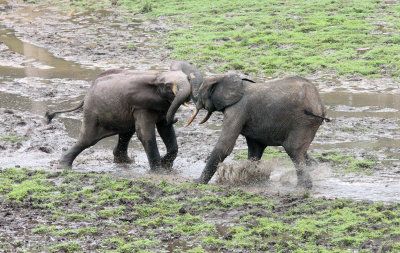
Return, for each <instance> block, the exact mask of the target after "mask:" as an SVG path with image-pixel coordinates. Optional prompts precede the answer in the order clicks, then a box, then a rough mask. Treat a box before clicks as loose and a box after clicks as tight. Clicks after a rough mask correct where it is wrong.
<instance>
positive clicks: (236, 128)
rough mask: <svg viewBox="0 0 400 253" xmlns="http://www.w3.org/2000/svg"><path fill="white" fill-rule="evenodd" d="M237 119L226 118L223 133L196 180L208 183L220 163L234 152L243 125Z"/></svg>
mask: <svg viewBox="0 0 400 253" xmlns="http://www.w3.org/2000/svg"><path fill="white" fill-rule="evenodd" d="M237 120H238V118H235V119H231V120H230V119H226V118H225V119H224V124H223V127H222V134H221V136H220V137H219V139H218V142H217V144H216V145H215V147H214V149H213V151H212V152H211V155H210V157H209V159H208V161H207V164H206V167H205V168H204V170H203V172H202V173H201V176H200V178H198V179H196V180H195V182H197V183H202V184H207V183H208V181H210V180H211V178H212V177H213V175H214V174H215V172H216V171H217V167H218V164H219V163H220V162H223V161H224V160H225V158H226V157H227V156H228V155H229V154H230V153H231V152H232V150H233V147H234V146H235V143H236V139H237V138H238V136H239V134H240V131H241V130H242V125H241V124H240V123H239V121H237Z"/></svg>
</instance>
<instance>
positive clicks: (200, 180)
mask: <svg viewBox="0 0 400 253" xmlns="http://www.w3.org/2000/svg"><path fill="white" fill-rule="evenodd" d="M193 183H196V184H207V183H208V181H207V180H204V179H203V178H201V177H199V178H196V179H193Z"/></svg>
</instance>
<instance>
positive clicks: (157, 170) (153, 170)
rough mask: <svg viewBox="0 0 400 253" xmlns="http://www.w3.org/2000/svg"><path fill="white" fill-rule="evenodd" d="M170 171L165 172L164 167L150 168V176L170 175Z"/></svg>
mask: <svg viewBox="0 0 400 253" xmlns="http://www.w3.org/2000/svg"><path fill="white" fill-rule="evenodd" d="M168 172H169V171H166V170H164V169H163V168H162V167H156V168H150V170H149V173H150V174H158V175H160V174H168Z"/></svg>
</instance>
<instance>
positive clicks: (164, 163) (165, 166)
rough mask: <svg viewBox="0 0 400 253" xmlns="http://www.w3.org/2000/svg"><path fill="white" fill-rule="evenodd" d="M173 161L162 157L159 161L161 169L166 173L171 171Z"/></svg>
mask: <svg viewBox="0 0 400 253" xmlns="http://www.w3.org/2000/svg"><path fill="white" fill-rule="evenodd" d="M173 163H174V161H171V160H170V159H168V158H165V157H163V158H162V159H161V167H162V168H163V169H164V170H166V171H172V165H173Z"/></svg>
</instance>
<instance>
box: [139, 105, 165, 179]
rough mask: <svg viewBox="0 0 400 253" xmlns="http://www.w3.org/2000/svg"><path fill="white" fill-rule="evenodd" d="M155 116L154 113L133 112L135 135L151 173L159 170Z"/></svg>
mask: <svg viewBox="0 0 400 253" xmlns="http://www.w3.org/2000/svg"><path fill="white" fill-rule="evenodd" d="M157 116H158V115H157V114H155V113H154V112H149V111H145V110H137V111H135V127H136V133H137V136H138V138H139V140H140V142H141V143H142V145H143V147H144V151H145V152H146V155H147V159H148V161H149V165H150V171H151V172H158V171H160V170H161V159H160V152H159V151H158V147H157V142H156V133H155V131H156V130H155V123H156V120H157Z"/></svg>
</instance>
